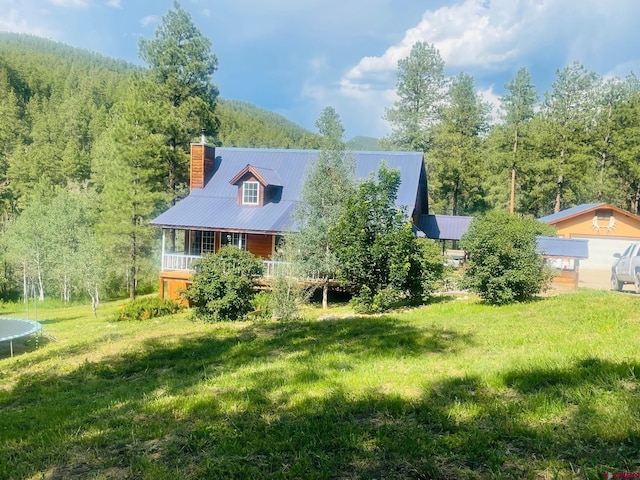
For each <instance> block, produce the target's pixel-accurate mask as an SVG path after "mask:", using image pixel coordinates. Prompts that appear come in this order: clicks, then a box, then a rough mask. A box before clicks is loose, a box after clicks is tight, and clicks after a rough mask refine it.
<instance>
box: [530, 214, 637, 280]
mask: <svg viewBox="0 0 640 480" xmlns="http://www.w3.org/2000/svg"><path fill="white" fill-rule="evenodd" d="M539 220H540V221H541V222H544V223H548V224H549V225H553V226H555V228H556V231H557V233H558V237H562V238H572V239H582V240H587V241H588V244H589V247H588V248H589V258H588V259H583V260H581V261H580V283H581V284H583V285H584V286H590V287H597V288H608V286H609V279H610V276H611V265H612V264H613V261H614V257H613V255H614V254H615V253H620V252H623V251H624V250H625V249H626V248H627V246H628V245H629V243H630V242H633V241H640V217H639V216H637V215H634V214H632V213H629V212H627V211H625V210H623V209H621V208H618V207H615V206H613V205H610V204H608V203H588V204H582V205H577V206H575V207H572V208H568V209H566V210H562V211H561V212H558V213H554V214H552V215H547V216H546V217H542V218H540V219H539Z"/></svg>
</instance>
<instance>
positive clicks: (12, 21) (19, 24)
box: [0, 9, 60, 39]
mask: <svg viewBox="0 0 640 480" xmlns="http://www.w3.org/2000/svg"><path fill="white" fill-rule="evenodd" d="M28 18H29V19H30V17H28ZM0 31H3V32H13V33H30V34H32V35H38V36H40V37H47V38H55V39H57V38H58V37H59V36H60V33H59V32H58V31H56V30H50V29H47V28H42V27H38V26H34V25H33V24H32V23H30V22H29V21H27V19H26V18H24V17H22V16H21V15H20V13H19V12H18V11H17V10H15V9H11V10H9V12H8V14H6V15H0Z"/></svg>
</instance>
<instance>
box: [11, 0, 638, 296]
mask: <svg viewBox="0 0 640 480" xmlns="http://www.w3.org/2000/svg"><path fill="white" fill-rule="evenodd" d="M185 32H186V33H185ZM138 48H139V56H140V58H141V60H142V61H143V63H144V64H145V66H144V67H141V66H135V65H132V64H128V63H126V62H123V61H119V60H114V59H110V58H105V57H102V56H100V55H97V54H94V53H91V52H88V51H85V50H82V49H77V48H71V47H68V46H65V45H62V44H59V43H56V42H52V41H49V40H45V39H41V38H38V37H33V36H28V35H16V34H7V33H0V262H1V265H2V268H0V298H5V299H6V298H10V297H12V296H13V297H16V296H22V297H27V296H30V295H33V296H38V297H40V298H44V297H45V296H58V297H59V298H62V299H64V300H65V301H68V300H71V299H72V298H74V297H78V296H84V297H87V296H88V297H91V298H92V300H93V301H94V302H97V301H98V299H99V297H100V295H104V294H107V295H122V294H127V293H128V294H129V296H131V297H133V296H135V295H136V294H137V293H139V292H141V291H145V290H146V289H149V288H153V286H154V285H155V282H156V278H157V276H156V274H157V268H158V265H159V263H160V262H159V258H158V251H159V248H158V235H159V232H158V231H157V230H155V229H153V228H150V227H149V226H148V223H149V221H150V220H151V219H152V218H154V217H155V216H156V215H157V214H158V213H160V212H161V211H163V210H165V209H166V208H167V207H168V206H170V205H172V204H174V203H175V202H176V201H178V200H179V199H180V198H182V197H183V196H184V195H185V194H186V193H187V191H188V185H187V183H188V172H189V168H188V160H189V145H190V143H191V142H193V141H197V140H198V139H199V137H200V132H201V130H202V129H205V131H206V134H207V139H208V141H209V142H210V143H217V144H218V145H225V146H241V147H266V148H318V146H319V138H318V136H317V135H315V134H313V133H311V132H309V131H307V130H305V129H303V128H301V127H299V126H297V125H295V124H294V123H292V122H290V121H288V120H286V119H285V118H283V117H282V116H280V115H277V114H275V113H272V112H268V111H265V110H262V109H259V108H257V107H255V106H253V105H250V104H247V103H245V102H241V101H229V100H223V99H221V98H220V92H219V91H218V88H217V87H216V85H215V83H214V79H215V75H214V74H215V72H216V70H217V69H218V60H217V58H216V56H215V54H214V53H213V52H212V49H211V42H210V40H209V39H207V38H206V37H204V36H203V35H202V34H201V33H200V32H199V31H198V30H197V28H196V27H195V26H194V25H193V22H192V20H191V17H190V16H189V14H188V13H187V12H186V11H185V10H183V9H182V8H181V7H180V5H179V4H178V3H174V7H173V9H171V10H169V12H168V13H167V14H166V15H165V16H164V17H163V19H162V23H161V25H160V26H159V27H158V29H157V30H156V33H155V37H154V38H152V39H141V40H140V42H139V46H138ZM505 88H506V92H505V94H504V95H503V96H502V97H501V98H500V105H501V110H500V112H499V118H498V119H496V118H494V116H492V115H491V114H490V108H489V105H488V104H487V103H485V102H484V101H483V100H482V97H481V96H480V95H479V94H478V92H477V91H476V88H475V85H474V81H473V78H472V77H471V76H470V75H469V74H467V73H464V72H462V73H460V74H459V75H458V76H456V77H455V78H446V77H445V76H444V62H443V60H442V59H441V58H440V55H439V52H438V51H437V50H436V49H435V48H434V47H433V46H432V45H429V44H426V43H423V42H418V43H416V44H415V45H414V46H413V49H412V50H411V53H410V55H409V56H408V57H407V58H404V59H402V60H400V61H399V63H398V82H397V98H398V100H397V101H396V102H395V104H394V105H393V106H392V107H391V108H389V109H387V111H386V114H385V118H386V120H388V122H389V123H390V125H391V127H392V131H391V134H390V135H389V136H388V137H387V138H384V139H382V140H381V141H380V142H378V141H377V140H376V139H372V138H367V137H357V138H355V139H353V140H352V141H351V142H349V144H348V147H349V148H351V149H353V150H369V149H371V150H383V149H390V150H391V149H398V150H411V151H422V152H424V153H425V160H426V162H427V171H428V175H429V210H430V212H431V213H448V214H476V213H478V212H482V211H486V210H490V209H502V210H511V211H512V212H513V213H516V214H521V215H533V216H535V217H539V216H542V215H545V214H549V213H552V212H554V211H558V210H560V209H564V208H567V207H571V206H574V205H577V204H580V203H586V202H600V201H602V202H609V203H612V204H614V205H617V206H619V207H622V208H624V209H627V210H629V211H631V212H633V213H638V210H639V206H640V81H639V80H638V78H637V77H636V76H634V75H629V76H628V77H627V78H624V79H619V78H603V77H601V76H599V75H597V74H596V73H594V72H591V71H589V70H587V69H586V68H585V67H584V66H583V65H581V64H580V63H578V62H574V63H572V64H570V65H568V66H564V67H562V66H559V68H558V70H557V72H556V80H555V82H554V83H553V85H552V86H551V88H550V89H549V90H548V91H547V92H544V95H538V93H537V91H536V88H535V85H533V83H532V80H531V76H530V74H529V72H528V71H527V70H525V69H523V68H521V69H520V70H518V72H517V74H516V75H515V76H514V77H513V79H512V80H511V81H510V82H509V83H508V84H507V85H505ZM222 93H224V92H222ZM172 241H174V240H173V239H172V238H171V235H170V236H169V242H172Z"/></svg>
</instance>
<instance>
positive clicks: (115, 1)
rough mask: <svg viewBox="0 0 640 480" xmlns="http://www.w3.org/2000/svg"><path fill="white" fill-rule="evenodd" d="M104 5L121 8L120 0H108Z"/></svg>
mask: <svg viewBox="0 0 640 480" xmlns="http://www.w3.org/2000/svg"><path fill="white" fill-rule="evenodd" d="M105 5H106V6H107V7H113V8H122V2H121V1H120V0H108V1H107V3H106V4H105Z"/></svg>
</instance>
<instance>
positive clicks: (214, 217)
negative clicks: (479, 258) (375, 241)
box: [151, 147, 424, 232]
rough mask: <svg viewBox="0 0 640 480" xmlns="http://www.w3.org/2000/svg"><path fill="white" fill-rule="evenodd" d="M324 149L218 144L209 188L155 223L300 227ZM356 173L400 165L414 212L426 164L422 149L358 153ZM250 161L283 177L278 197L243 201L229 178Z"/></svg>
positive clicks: (406, 201) (405, 198)
mask: <svg viewBox="0 0 640 480" xmlns="http://www.w3.org/2000/svg"><path fill="white" fill-rule="evenodd" d="M319 154H320V151H319V150H286V149H251V148H228V147H217V148H216V151H215V166H214V173H213V175H212V177H211V179H210V180H209V181H208V182H207V184H206V185H205V186H204V188H198V189H193V190H192V191H191V192H190V193H189V195H188V196H187V197H186V198H185V199H183V200H181V201H180V202H178V203H177V204H176V205H174V206H173V207H171V208H170V209H169V210H167V211H166V212H164V213H162V214H161V215H159V216H158V217H157V218H155V219H154V220H153V221H152V222H151V224H152V225H157V226H165V227H174V228H198V229H200V228H202V229H207V228H209V229H228V230H247V231H258V232H282V231H285V230H287V229H292V230H295V226H294V225H292V222H291V218H290V217H291V212H292V211H293V209H294V208H295V206H296V204H297V203H298V201H299V197H300V192H301V190H302V185H303V183H304V178H305V173H306V171H307V169H308V168H309V167H310V166H311V164H312V163H313V162H314V161H315V160H316V159H317V158H318V156H319ZM353 158H354V162H355V178H356V179H365V178H368V177H369V176H370V175H371V174H374V175H375V173H376V172H377V171H378V167H379V165H380V162H381V161H383V160H384V161H385V162H386V163H387V165H388V167H389V168H391V169H396V168H397V169H399V170H400V179H401V183H400V187H399V189H398V196H397V199H396V205H397V206H398V207H406V208H407V213H408V214H409V215H411V214H412V211H413V209H414V207H415V206H416V201H420V200H419V198H418V192H419V191H420V188H419V187H420V179H421V178H423V177H422V176H421V172H422V169H423V168H424V167H423V158H422V153H420V152H353ZM247 165H251V166H252V167H253V168H255V169H257V170H258V169H259V170H258V171H259V172H261V173H266V172H267V171H270V172H271V173H270V174H269V175H270V180H271V181H277V180H276V179H278V180H281V182H280V183H281V184H282V191H281V195H280V196H279V198H278V200H276V201H272V202H269V203H266V204H265V205H264V206H262V207H256V206H245V205H238V203H237V198H238V187H237V186H235V185H231V184H230V183H229V182H230V181H231V180H232V179H233V178H234V177H235V176H236V175H237V174H238V173H239V172H240V171H241V170H242V169H244V168H245V167H246V166H247Z"/></svg>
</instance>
